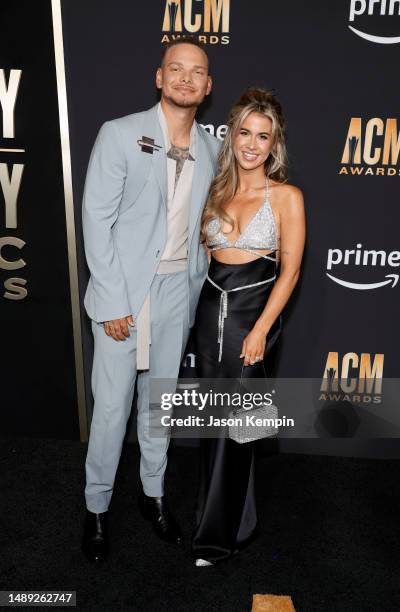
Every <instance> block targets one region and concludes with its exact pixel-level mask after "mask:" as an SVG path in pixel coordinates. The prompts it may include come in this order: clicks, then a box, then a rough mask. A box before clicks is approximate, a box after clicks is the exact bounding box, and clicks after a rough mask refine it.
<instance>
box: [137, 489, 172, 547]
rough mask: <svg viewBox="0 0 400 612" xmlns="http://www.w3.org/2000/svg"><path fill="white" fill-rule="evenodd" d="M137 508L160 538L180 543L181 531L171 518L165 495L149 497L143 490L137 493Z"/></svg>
mask: <svg viewBox="0 0 400 612" xmlns="http://www.w3.org/2000/svg"><path fill="white" fill-rule="evenodd" d="M138 502H139V510H140V512H141V514H142V516H143V518H145V519H146V520H147V521H151V524H152V526H153V530H154V532H155V533H156V535H158V537H159V538H161V540H165V541H166V542H171V543H172V544H181V543H182V532H181V530H180V528H179V525H178V523H177V522H176V521H175V519H174V518H173V516H172V514H171V512H170V510H169V508H168V506H167V502H166V499H165V497H164V496H163V497H149V496H148V495H145V494H144V493H143V492H142V493H141V494H140V495H139V499H138Z"/></svg>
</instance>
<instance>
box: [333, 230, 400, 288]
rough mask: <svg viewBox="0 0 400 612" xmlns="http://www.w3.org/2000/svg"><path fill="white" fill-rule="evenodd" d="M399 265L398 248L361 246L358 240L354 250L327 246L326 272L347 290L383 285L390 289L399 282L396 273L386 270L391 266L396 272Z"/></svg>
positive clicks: (380, 286) (399, 253) (399, 254)
mask: <svg viewBox="0 0 400 612" xmlns="http://www.w3.org/2000/svg"><path fill="white" fill-rule="evenodd" d="M399 266H400V251H389V252H387V251H385V250H376V249H364V248H363V245H362V244H361V243H360V242H359V243H357V245H356V248H355V249H344V250H342V249H329V250H328V257H327V261H326V269H327V272H326V275H327V277H328V278H330V279H331V280H332V281H333V282H334V283H337V284H338V285H341V286H342V287H347V288H348V289H356V290H359V291H368V290H373V289H381V288H382V287H390V288H392V289H393V288H394V287H395V286H396V285H397V283H398V281H399V274H395V273H394V272H389V273H387V272H388V270H389V271H390V269H393V270H396V271H397V268H398V267H399ZM371 271H372V274H373V280H372V282H371ZM349 272H350V274H349ZM357 278H358V280H357V281H356V280H355V279H357Z"/></svg>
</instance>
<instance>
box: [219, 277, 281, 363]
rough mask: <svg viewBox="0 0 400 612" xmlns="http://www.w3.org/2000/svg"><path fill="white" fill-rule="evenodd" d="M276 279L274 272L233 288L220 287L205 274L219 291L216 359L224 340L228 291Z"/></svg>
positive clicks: (231, 291) (220, 352)
mask: <svg viewBox="0 0 400 612" xmlns="http://www.w3.org/2000/svg"><path fill="white" fill-rule="evenodd" d="M275 279H276V274H274V276H272V277H271V278H268V279H267V280H263V281H260V282H258V283H252V284H251V285H243V286H242V287H235V288H234V289H222V288H221V287H220V286H219V285H217V283H214V281H213V280H211V278H210V277H209V276H208V274H207V280H208V281H209V282H210V283H211V284H212V285H213V286H214V287H215V288H216V289H218V291H220V293H221V297H220V301H219V315H218V344H219V353H218V361H219V362H220V361H221V359H222V346H223V342H224V324H225V319H226V318H227V316H228V293H233V291H241V290H242V289H250V288H251V287H259V286H260V285H266V284H267V283H272V281H274V280H275Z"/></svg>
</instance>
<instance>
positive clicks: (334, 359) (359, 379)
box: [319, 352, 384, 404]
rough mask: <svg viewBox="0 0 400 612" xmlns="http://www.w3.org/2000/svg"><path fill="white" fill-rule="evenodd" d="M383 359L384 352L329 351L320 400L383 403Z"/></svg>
mask: <svg viewBox="0 0 400 612" xmlns="http://www.w3.org/2000/svg"><path fill="white" fill-rule="evenodd" d="M383 361H384V354H383V353H377V354H372V353H361V354H360V355H359V354H357V353H346V354H345V355H343V357H340V354H339V353H337V352H330V353H328V357H327V360H326V363H325V368H324V373H323V376H322V382H321V388H320V396H319V400H320V401H324V402H326V401H333V402H344V401H347V402H351V403H352V404H381V403H382V381H383Z"/></svg>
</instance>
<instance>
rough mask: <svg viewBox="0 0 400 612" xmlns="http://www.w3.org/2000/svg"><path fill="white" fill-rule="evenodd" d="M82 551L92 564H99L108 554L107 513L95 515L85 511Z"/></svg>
mask: <svg viewBox="0 0 400 612" xmlns="http://www.w3.org/2000/svg"><path fill="white" fill-rule="evenodd" d="M82 551H83V553H84V555H85V556H86V557H87V558H88V559H89V561H91V562H92V563H96V564H97V563H100V562H101V561H103V560H104V559H105V558H106V557H107V555H108V552H109V544H108V512H101V513H100V514H96V513H94V512H90V511H89V510H86V518H85V528H84V532H83V539H82Z"/></svg>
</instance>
